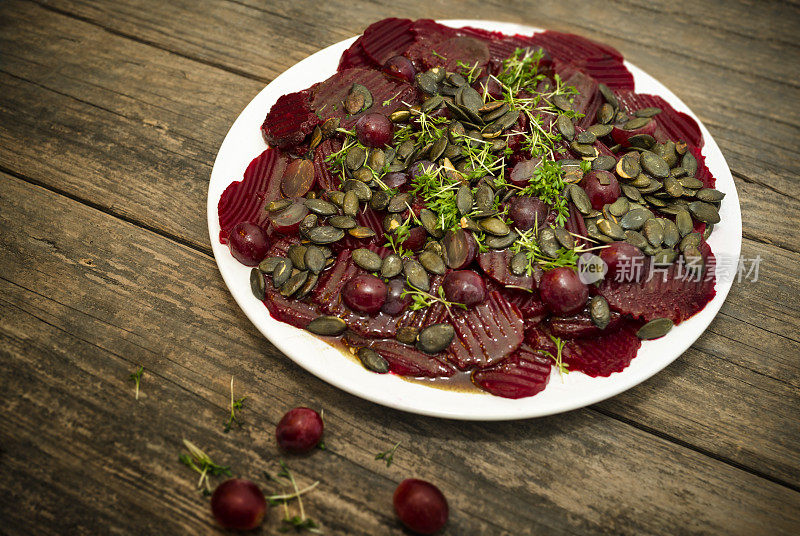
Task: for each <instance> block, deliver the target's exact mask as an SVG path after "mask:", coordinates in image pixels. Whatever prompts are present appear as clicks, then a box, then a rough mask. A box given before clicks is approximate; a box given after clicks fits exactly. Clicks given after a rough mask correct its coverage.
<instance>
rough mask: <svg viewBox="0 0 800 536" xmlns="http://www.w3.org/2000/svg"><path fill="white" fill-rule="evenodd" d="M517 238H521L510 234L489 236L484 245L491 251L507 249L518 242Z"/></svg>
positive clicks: (515, 234)
mask: <svg viewBox="0 0 800 536" xmlns="http://www.w3.org/2000/svg"><path fill="white" fill-rule="evenodd" d="M517 238H519V235H518V234H517V233H515V232H510V233H508V234H507V235H505V236H487V237H486V240H484V242H483V243H484V244H485V245H486V247H488V248H490V249H506V248H507V247H509V246H510V245H511V244H513V243H514V242H516V241H517Z"/></svg>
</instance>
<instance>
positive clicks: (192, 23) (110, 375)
mask: <svg viewBox="0 0 800 536" xmlns="http://www.w3.org/2000/svg"><path fill="white" fill-rule="evenodd" d="M509 4H511V5H509ZM387 16H413V17H431V18H456V17H474V18H489V19H498V20H507V21H515V22H523V23H527V24H531V25H535V26H540V27H547V28H552V29H557V30H564V31H573V32H577V33H581V34H583V35H586V36H588V37H591V38H595V39H598V40H601V41H604V42H607V43H609V44H611V45H613V46H615V47H617V48H618V49H619V50H620V51H622V52H623V54H624V55H625V56H626V58H628V59H630V60H631V61H632V62H634V63H635V64H636V65H638V66H640V67H642V68H643V69H645V70H646V71H648V72H649V73H651V74H652V75H654V76H655V77H656V78H658V79H659V80H661V81H662V82H664V83H665V84H666V85H667V86H668V87H670V88H672V89H673V90H674V91H675V92H676V93H677V94H678V95H679V96H680V97H681V98H682V99H683V100H684V101H685V102H686V103H687V104H688V105H689V106H690V107H691V108H692V109H693V110H694V111H695V112H696V113H697V114H698V115H699V116H700V118H701V119H702V120H703V121H704V122H705V124H706V125H707V126H708V128H709V130H710V131H711V133H712V134H713V136H714V137H715V138H716V140H717V141H718V142H719V145H720V146H721V148H722V151H723V153H724V154H725V157H726V158H727V160H728V163H729V164H730V167H731V170H732V172H733V175H734V177H735V181H736V186H737V188H738V190H739V194H740V196H741V206H742V214H743V219H744V240H743V247H742V250H743V255H744V256H745V257H746V258H750V259H751V258H754V257H756V256H757V255H760V256H761V258H762V259H763V262H762V263H761V266H760V273H759V278H758V281H757V282H742V283H735V284H734V286H733V289H732V291H731V293H730V295H729V297H728V299H727V302H726V303H725V305H724V307H723V308H722V311H721V312H720V314H719V315H718V316H717V318H716V319H715V321H714V322H713V323H712V324H711V326H710V328H709V329H708V330H707V331H706V333H705V334H704V335H703V336H702V337H701V338H700V339H699V340H698V341H697V343H696V344H695V345H694V346H693V347H692V348H691V349H690V350H689V351H687V352H686V353H685V354H684V355H683V356H681V357H680V358H679V359H678V360H677V361H676V362H675V363H674V364H673V365H671V366H670V367H668V368H667V369H666V370H664V371H663V372H661V373H660V374H658V375H657V376H656V377H654V378H652V379H651V380H649V381H647V382H645V383H643V384H642V385H640V386H638V387H636V388H634V389H631V390H630V391H628V392H626V393H623V394H621V395H619V396H617V397H615V398H613V399H611V400H607V401H605V402H603V403H600V404H597V405H594V406H591V407H588V408H585V409H581V410H577V411H573V412H570V413H567V414H565V415H557V416H554V417H550V418H544V419H536V420H527V421H516V422H506V423H463V422H451V421H446V420H439V419H433V418H425V417H420V416H416V415H409V414H405V413H401V412H398V411H393V410H389V409H386V408H383V407H380V406H377V405H374V404H371V403H369V402H366V401H363V400H360V399H358V398H355V397H353V396H350V395H348V394H345V393H343V392H342V391H339V390H338V389H336V388H334V387H331V386H330V385H328V384H327V383H325V382H324V381H322V380H319V379H317V378H315V377H313V376H311V375H310V374H308V373H306V372H305V371H303V370H302V369H300V368H299V367H298V366H296V365H294V364H293V363H292V362H291V361H290V360H289V359H288V358H286V357H285V356H283V355H281V354H280V353H279V352H278V351H277V350H276V349H275V348H274V347H273V346H272V345H271V344H270V343H269V342H268V341H267V340H266V339H264V338H263V337H262V336H261V335H260V334H259V333H258V332H257V331H256V329H255V328H254V327H253V326H252V325H251V324H250V322H249V321H248V320H247V318H245V316H244V315H243V314H242V312H241V311H240V310H239V308H238V307H237V306H236V304H235V303H234V301H233V299H232V298H231V296H230V295H229V293H228V292H227V290H226V288H225V286H224V284H223V281H222V278H221V277H220V275H219V272H218V271H217V267H216V265H215V263H214V259H213V258H212V255H211V249H210V245H209V237H208V232H207V229H206V221H205V207H206V191H207V186H208V178H209V173H210V171H211V166H212V163H213V161H214V157H215V155H216V151H217V149H218V147H219V145H220V143H221V141H222V139H223V137H224V135H225V133H226V132H227V130H228V128H229V127H230V125H231V123H232V122H233V120H234V119H235V118H236V117H237V115H238V114H239V112H240V111H241V110H242V109H243V107H244V106H245V105H246V104H247V102H249V101H250V99H251V98H252V97H253V96H254V95H255V94H256V93H257V92H258V91H259V90H261V88H263V87H264V85H265V84H267V83H268V82H269V81H270V80H272V79H273V78H274V77H275V76H276V75H278V74H279V73H280V72H282V71H283V70H285V69H286V68H288V67H289V66H291V65H292V64H294V63H295V62H297V61H299V60H301V59H302V58H304V57H306V56H307V55H309V54H312V53H313V52H315V51H317V50H319V49H320V48H322V47H325V46H328V45H330V44H332V43H335V42H337V41H340V40H342V39H344V38H347V37H349V36H351V35H354V34H357V33H360V32H361V31H362V30H363V29H364V27H365V26H366V25H367V24H369V23H370V22H372V21H374V20H377V19H380V18H383V17H387ZM799 28H800V7H798V5H797V3H792V2H785V3H781V2H756V3H752V2H744V1H742V2H735V1H733V2H703V3H698V2H695V1H689V0H686V1H684V0H673V1H671V2H660V3H658V5H656V4H655V3H653V2H644V1H638V0H623V1H618V2H608V3H604V4H603V5H602V6H600V5H594V6H590V5H589V4H588V3H586V4H585V5H584V4H583V3H579V2H573V1H563V0H554V1H550V0H546V1H540V2H530V3H522V2H500V1H496V0H488V1H487V0H483V1H480V2H478V1H470V2H430V1H424V0H410V1H405V2H385V1H381V2H366V1H364V0H351V1H350V2H346V3H345V2H310V1H306V0H291V1H288V0H278V1H273V2H259V1H257V0H230V1H226V0H208V1H204V2H196V1H194V0H173V1H171V2H159V1H157V0H114V1H110V0H96V1H86V0H40V1H35V2H34V1H25V0H7V1H4V2H3V3H2V5H0V85H1V87H2V89H1V90H0V267H1V270H2V272H1V273H0V303H2V308H1V309H0V393H2V395H0V404H1V405H2V406H1V407H2V409H3V419H2V420H0V533H3V534H9V535H16V534H19V535H31V534H48V535H49V534H92V535H96V534H98V535H99V534H207V533H218V532H219V530H218V529H217V528H215V524H214V522H213V520H212V518H211V515H210V513H209V508H208V499H207V498H205V497H203V496H202V495H201V494H200V493H198V491H197V490H196V476H197V475H196V474H194V473H192V472H191V471H190V470H189V469H188V468H186V467H185V466H183V465H182V464H180V463H179V462H178V455H179V453H180V452H181V451H182V444H181V439H182V438H187V439H190V440H191V441H193V442H195V443H196V444H197V445H199V446H201V447H202V448H203V449H205V450H206V451H207V452H208V453H209V454H210V455H211V456H212V458H214V459H215V461H217V462H219V463H222V464H225V465H230V466H232V470H233V472H234V473H235V474H236V475H239V476H246V477H249V478H252V479H254V480H256V481H257V482H258V483H259V484H260V485H262V486H263V487H264V488H265V489H274V487H272V488H271V487H270V486H271V485H270V484H269V483H267V482H266V481H265V480H264V478H263V476H262V472H263V471H264V470H267V471H270V472H272V473H274V472H275V470H276V469H277V467H278V464H277V462H278V460H279V459H285V460H286V461H287V463H288V464H289V466H290V467H291V469H292V470H293V471H294V473H295V474H296V476H297V478H298V480H299V482H300V484H301V485H303V484H308V483H310V482H312V481H314V480H319V481H320V484H319V487H318V488H317V489H316V490H315V491H313V492H312V493H310V494H309V495H308V496H307V498H306V501H305V507H306V510H307V512H308V513H309V515H311V516H312V517H314V518H315V519H317V520H319V521H320V522H321V523H322V524H323V525H324V528H325V531H326V533H327V534H400V533H402V532H403V531H402V530H401V529H400V527H399V525H398V522H397V521H396V519H395V517H394V514H393V511H392V507H391V497H392V492H393V491H394V488H395V486H396V485H397V483H398V482H400V481H401V480H402V479H404V478H407V477H420V478H424V479H428V480H431V481H433V482H435V483H436V484H437V485H439V486H440V487H441V489H442V490H443V491H444V492H445V494H446V495H447V497H448V500H449V501H450V506H451V515H450V523H449V526H448V529H447V531H446V533H447V534H452V535H465V534H513V535H519V534H561V533H574V534H591V533H613V534H646V533H660V534H689V533H692V534H694V533H717V534H757V533H762V534H780V533H786V534H788V533H795V534H797V533H798V531H800V426H798V415H799V413H798V412H799V411H800V397H799V396H798V389H799V388H800V364H799V363H798V356H800V336H798V332H799V331H800V329H799V328H800V306H798V290H797V289H798V282H799V281H800V248H799V247H798V232H797V228H798V224H800V202H798V198H799V197H800V181H798V178H797V177H798V175H799V174H800V164H799V162H800V152H799V151H798V148H799V147H800V143H799V142H800V136H799V135H798V133H799V129H800V107H798V106H797V104H798V102H800V98H798V97H800V91H798V87H800V83H798V81H800V61H799V60H800V53H799V50H800V49H799V47H798V39H797V30H798V29H799ZM139 366H143V367H144V375H143V377H142V380H141V395H140V397H139V399H138V400H136V399H135V398H134V389H133V383H132V382H131V380H130V379H129V375H130V374H131V373H132V372H133V371H134V370H136V369H137V368H138V367H139ZM231 376H235V378H236V392H237V396H244V395H246V396H247V400H246V402H245V408H244V409H243V410H242V411H241V413H240V415H241V417H242V419H243V420H244V426H243V427H242V428H240V429H239V428H236V427H234V429H233V430H232V431H231V432H230V433H227V434H226V433H223V425H224V423H225V420H226V418H227V413H228V411H229V409H228V408H229V404H230V400H229V396H230V393H229V383H230V379H231ZM297 405H307V406H311V407H314V408H319V409H324V411H325V413H324V415H325V421H326V426H327V428H326V442H327V447H328V449H327V450H326V451H319V452H315V453H314V454H313V455H311V456H307V457H293V456H285V455H283V454H281V453H279V452H278V451H277V449H276V445H275V441H274V429H275V424H276V423H277V421H278V420H279V419H280V417H281V416H282V415H283V413H284V412H285V411H286V410H287V409H289V408H291V407H294V406H297ZM398 441H399V442H401V446H400V448H399V449H398V452H397V454H396V456H395V458H394V463H393V464H392V465H391V466H390V467H387V466H386V465H385V464H384V463H382V462H380V461H376V460H375V459H374V457H375V454H376V453H377V452H380V451H383V450H386V449H387V448H389V447H390V446H391V445H393V444H394V443H396V442H398ZM219 481H220V479H219V478H215V479H213V482H215V483H216V482H219ZM280 517H281V512H280V511H278V510H277V509H275V510H274V511H273V512H272V516H271V519H270V521H269V522H268V523H267V524H266V525H265V527H264V528H263V530H262V531H261V533H263V534H273V533H276V532H277V529H278V527H279V526H280Z"/></svg>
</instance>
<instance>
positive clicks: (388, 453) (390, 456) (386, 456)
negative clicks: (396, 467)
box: [375, 441, 400, 467]
mask: <svg viewBox="0 0 800 536" xmlns="http://www.w3.org/2000/svg"><path fill="white" fill-rule="evenodd" d="M399 446H400V442H399V441H398V442H397V443H395V445H394V446H393V447H392V448H390V449H389V450H385V451H383V452H379V453H378V454H376V455H375V459H376V460H383V461H385V462H386V467H389V466H391V465H392V462H393V461H394V453H395V452H396V451H397V447H399Z"/></svg>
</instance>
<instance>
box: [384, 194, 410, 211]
mask: <svg viewBox="0 0 800 536" xmlns="http://www.w3.org/2000/svg"><path fill="white" fill-rule="evenodd" d="M410 202H411V194H409V193H407V192H406V193H401V194H397V195H396V196H394V197H393V198H391V199H390V200H389V204H388V205H387V207H386V210H388V211H389V212H405V210H406V209H408V206H409V203H410Z"/></svg>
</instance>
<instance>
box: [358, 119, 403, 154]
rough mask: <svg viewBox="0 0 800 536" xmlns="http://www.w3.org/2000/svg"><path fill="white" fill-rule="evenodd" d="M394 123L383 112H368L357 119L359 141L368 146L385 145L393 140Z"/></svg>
mask: <svg viewBox="0 0 800 536" xmlns="http://www.w3.org/2000/svg"><path fill="white" fill-rule="evenodd" d="M393 135H394V125H393V124H392V122H391V121H389V118H388V117H386V116H385V115H383V114H378V113H371V114H367V115H365V116H363V117H361V119H359V120H358V121H356V136H358V141H360V142H361V143H363V144H364V145H366V146H367V147H385V146H386V145H388V144H389V143H391V142H392V136H393Z"/></svg>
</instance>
